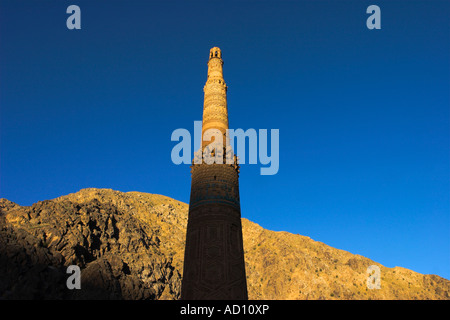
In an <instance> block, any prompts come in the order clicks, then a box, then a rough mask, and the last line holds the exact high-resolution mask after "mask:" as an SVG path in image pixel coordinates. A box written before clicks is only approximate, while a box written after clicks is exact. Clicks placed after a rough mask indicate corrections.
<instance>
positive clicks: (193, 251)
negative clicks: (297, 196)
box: [181, 47, 248, 300]
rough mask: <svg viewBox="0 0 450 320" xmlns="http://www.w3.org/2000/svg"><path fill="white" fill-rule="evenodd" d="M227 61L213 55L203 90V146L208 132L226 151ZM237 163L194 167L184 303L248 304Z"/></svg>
mask: <svg viewBox="0 0 450 320" xmlns="http://www.w3.org/2000/svg"><path fill="white" fill-rule="evenodd" d="M222 67H223V60H222V54H221V51H220V49H219V48H217V47H214V48H212V49H211V50H210V56H209V61H208V78H207V81H206V84H205V87H204V93H205V99H204V106H203V123H202V143H201V145H202V147H201V149H202V150H204V148H205V147H206V146H207V145H208V144H210V143H211V141H210V140H208V139H204V134H205V133H206V132H207V130H209V129H212V130H216V131H220V133H221V134H222V136H223V143H224V146H225V145H228V143H229V141H228V140H227V137H226V130H227V129H228V111H227V99H226V92H227V86H226V84H225V81H224V79H223V72H222ZM233 159H234V161H233V163H225V162H224V163H223V164H217V163H213V164H207V163H205V162H203V161H202V162H201V163H195V162H194V164H193V165H192V166H191V173H192V182H191V197H190V202H189V217H188V226H187V231H186V247H185V255H184V270H183V280H182V288H181V298H182V299H185V300H196V299H220V300H236V299H247V298H248V294H247V282H246V275H245V261H244V249H243V240H242V224H241V208H240V199H239V165H238V163H237V159H236V157H234V158H233Z"/></svg>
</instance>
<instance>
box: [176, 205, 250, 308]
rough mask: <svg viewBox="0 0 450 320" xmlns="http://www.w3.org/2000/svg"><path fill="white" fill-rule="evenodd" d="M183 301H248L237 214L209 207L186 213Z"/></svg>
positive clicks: (234, 211)
mask: <svg viewBox="0 0 450 320" xmlns="http://www.w3.org/2000/svg"><path fill="white" fill-rule="evenodd" d="M181 299H183V300H247V299H248V294H247V281H246V274H245V261H244V250H243V241H242V225H241V219H240V212H239V211H238V210H237V209H236V208H234V207H232V206H228V205H223V204H209V205H203V206H199V207H196V208H192V209H190V211H189V221H188V227H187V233H186V249H185V260H184V271H183V280H182V289H181Z"/></svg>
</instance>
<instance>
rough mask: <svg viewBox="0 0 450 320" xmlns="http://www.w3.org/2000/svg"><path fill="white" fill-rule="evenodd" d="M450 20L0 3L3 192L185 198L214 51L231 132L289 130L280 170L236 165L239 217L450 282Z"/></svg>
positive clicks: (212, 7)
mask: <svg viewBox="0 0 450 320" xmlns="http://www.w3.org/2000/svg"><path fill="white" fill-rule="evenodd" d="M71 4H76V5H78V6H79V7H80V8H81V30H68V29H67V27H66V19H67V17H68V16H69V15H68V14H66V8H67V7H68V6H69V5H71ZM371 4H376V5H378V6H379V7H380V8H381V30H369V29H367V27H366V20H367V18H368V16H369V14H367V13H366V9H367V7H368V6H369V5H371ZM449 17H450V2H448V1H378V0H377V1H332V2H331V1H304V2H300V1H273V2H270V1H265V2H258V1H208V2H203V1H183V2H174V1H113V0H108V1H98V0H89V1H82V0H71V1H63V0H33V1H25V0H23V1H6V0H0V126H1V127H0V197H4V198H7V199H9V200H11V201H14V202H16V203H18V204H20V205H31V204H32V203H35V202H37V201H40V200H45V199H51V198H55V197H58V196H60V195H64V194H68V193H72V192H76V191H78V190H80V189H82V188H87V187H96V188H112V189H115V190H120V191H142V192H149V193H157V194H163V195H166V196H169V197H173V198H175V199H177V200H181V201H184V202H189V193H190V170H189V166H188V165H183V164H182V165H179V166H177V165H175V164H173V163H172V162H171V158H170V154H171V150H172V148H173V147H174V145H175V144H176V143H175V142H172V141H171V140H170V137H171V133H172V131H173V130H175V129H177V128H186V129H189V130H191V131H192V130H193V125H194V120H201V117H202V108H203V86H204V84H205V81H206V72H207V60H208V53H209V49H210V48H211V47H213V46H218V47H220V48H221V49H222V53H223V59H224V61H225V64H224V77H225V81H226V82H227V85H228V110H229V121H230V126H231V127H232V128H242V129H244V130H245V129H248V128H255V129H279V130H280V170H279V172H278V174H276V175H273V176H261V175H260V174H259V170H260V165H242V168H241V175H240V192H241V207H242V216H243V217H245V218H248V219H249V220H251V221H254V222H256V223H258V224H260V225H261V226H263V227H264V228H267V229H270V230H277V231H278V230H280V231H281V230H283V231H289V232H292V233H298V234H302V235H306V236H309V237H311V238H312V239H314V240H317V241H321V242H324V243H326V244H328V245H331V246H333V247H336V248H339V249H344V250H347V251H350V252H352V253H355V254H361V255H363V256H366V257H369V258H371V259H372V260H374V261H377V262H379V263H381V264H383V265H385V266H387V267H394V266H402V267H405V268H409V269H412V270H415V271H418V272H421V273H432V274H438V275H441V276H443V277H445V278H447V279H450V204H449V196H450V185H449V184H450V166H449V164H450V159H449V146H450V141H449V140H450V139H449V138H450V135H449V119H450V117H449V111H450V108H449V106H450V59H449V55H450V19H449Z"/></svg>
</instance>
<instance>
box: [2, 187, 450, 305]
mask: <svg viewBox="0 0 450 320" xmlns="http://www.w3.org/2000/svg"><path fill="white" fill-rule="evenodd" d="M187 213H188V205H187V204H185V203H182V202H179V201H176V200H174V199H171V198H168V197H165V196H162V195H155V194H148V193H142V192H126V193H124V192H119V191H114V190H110V189H94V188H90V189H83V190H81V191H79V192H77V193H73V194H69V195H66V196H62V197H59V198H56V199H53V200H45V201H39V202H37V203H35V204H33V205H32V206H19V205H17V204H15V203H13V202H11V201H8V200H6V199H0V272H1V273H0V299H130V300H131V299H133V300H134V299H152V300H156V299H167V300H171V299H179V297H180V289H181V277H182V272H183V257H184V241H185V232H186V225H187ZM242 223H243V236H244V250H245V260H246V273H247V285H248V291H249V298H250V299H450V296H449V294H450V293H449V292H450V281H448V280H446V279H444V278H441V277H439V276H436V275H423V274H419V273H416V272H414V271H411V270H408V269H405V268H400V267H395V268H387V267H384V266H382V265H381V264H379V263H376V262H374V261H372V260H370V259H368V258H365V257H362V256H359V255H354V254H351V253H349V252H346V251H343V250H338V249H335V248H332V247H330V246H327V245H326V244H324V243H321V242H317V241H314V240H312V239H310V238H309V237H305V236H301V235H294V234H291V233H287V232H274V231H269V230H265V229H263V228H262V227H260V226H259V225H257V224H255V223H253V222H250V221H248V220H247V219H242ZM69 265H78V266H79V267H80V268H81V282H82V288H81V290H69V289H67V287H66V279H67V278H68V276H69V275H68V274H67V273H66V269H67V267H68V266H69ZM369 265H377V266H379V267H380V269H381V289H378V290H370V289H368V288H367V285H366V281H367V274H366V270H367V267H368V266H369Z"/></svg>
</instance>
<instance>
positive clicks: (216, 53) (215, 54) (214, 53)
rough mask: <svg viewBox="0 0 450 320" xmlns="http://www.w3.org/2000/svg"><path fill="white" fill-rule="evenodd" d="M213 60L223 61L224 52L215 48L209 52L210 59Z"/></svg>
mask: <svg viewBox="0 0 450 320" xmlns="http://www.w3.org/2000/svg"><path fill="white" fill-rule="evenodd" d="M212 58H219V59H222V51H220V48H218V47H214V48H211V50H209V59H210V60H211V59H212Z"/></svg>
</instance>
